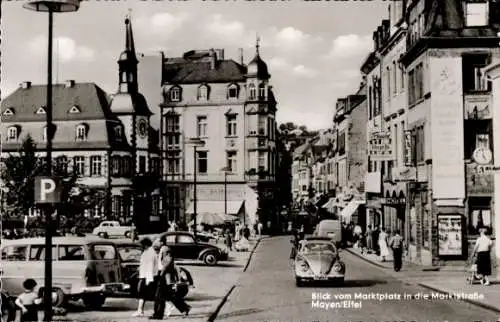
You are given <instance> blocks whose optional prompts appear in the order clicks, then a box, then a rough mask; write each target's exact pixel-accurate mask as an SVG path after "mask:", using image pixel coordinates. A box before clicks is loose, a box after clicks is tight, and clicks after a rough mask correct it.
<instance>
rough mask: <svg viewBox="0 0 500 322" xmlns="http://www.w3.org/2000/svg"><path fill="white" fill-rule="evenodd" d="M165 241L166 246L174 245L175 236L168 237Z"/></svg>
mask: <svg viewBox="0 0 500 322" xmlns="http://www.w3.org/2000/svg"><path fill="white" fill-rule="evenodd" d="M166 240H167V244H175V235H168V236H167V238H166Z"/></svg>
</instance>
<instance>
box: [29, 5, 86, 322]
mask: <svg viewBox="0 0 500 322" xmlns="http://www.w3.org/2000/svg"><path fill="white" fill-rule="evenodd" d="M23 8H25V9H29V10H33V11H39V12H48V13H49V30H48V57H47V59H48V60H47V106H46V107H45V113H46V123H47V148H46V150H47V152H46V162H45V163H46V171H47V175H49V176H50V175H51V174H52V139H53V136H54V127H53V124H52V40H53V35H52V31H53V18H54V12H73V11H77V10H78V9H79V8H80V0H34V1H28V2H27V3H25V4H24V5H23ZM44 215H45V221H46V222H45V224H46V227H45V281H44V290H45V291H44V292H43V294H44V296H43V303H44V318H43V320H44V321H52V207H51V206H50V205H49V206H48V207H47V208H45V209H44Z"/></svg>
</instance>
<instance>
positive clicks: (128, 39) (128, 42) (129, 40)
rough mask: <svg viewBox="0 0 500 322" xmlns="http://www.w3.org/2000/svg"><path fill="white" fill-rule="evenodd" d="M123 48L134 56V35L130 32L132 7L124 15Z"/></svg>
mask: <svg viewBox="0 0 500 322" xmlns="http://www.w3.org/2000/svg"><path fill="white" fill-rule="evenodd" d="M125 50H126V51H128V52H129V53H130V55H131V57H135V44H134V35H133V34H132V9H128V13H127V15H126V16H125Z"/></svg>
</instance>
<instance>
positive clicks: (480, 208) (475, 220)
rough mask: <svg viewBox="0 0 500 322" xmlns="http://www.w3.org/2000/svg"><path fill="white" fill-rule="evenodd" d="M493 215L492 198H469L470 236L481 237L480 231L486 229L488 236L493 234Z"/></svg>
mask: <svg viewBox="0 0 500 322" xmlns="http://www.w3.org/2000/svg"><path fill="white" fill-rule="evenodd" d="M492 216H493V214H492V213H491V198H489V197H470V198H469V218H468V219H469V220H468V225H467V226H468V229H467V230H468V234H469V235H479V229H481V228H486V234H489V235H491V234H492V233H493V225H492V223H493V218H492Z"/></svg>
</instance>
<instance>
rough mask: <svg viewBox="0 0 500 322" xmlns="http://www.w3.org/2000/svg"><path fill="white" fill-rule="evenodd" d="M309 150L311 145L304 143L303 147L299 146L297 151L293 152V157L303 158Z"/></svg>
mask: <svg viewBox="0 0 500 322" xmlns="http://www.w3.org/2000/svg"><path fill="white" fill-rule="evenodd" d="M308 148H309V143H304V144H302V145H299V146H298V147H297V148H296V149H295V151H293V157H294V158H296V157H299V156H301V155H302V154H303V153H304V152H306V150H307V149H308Z"/></svg>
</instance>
